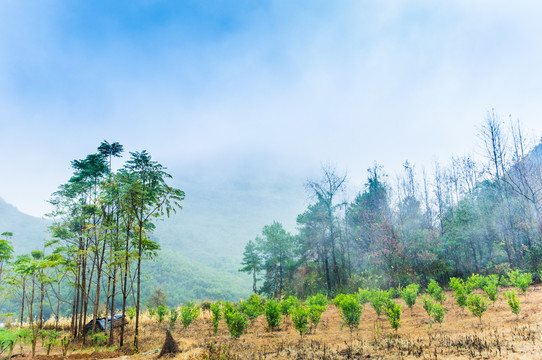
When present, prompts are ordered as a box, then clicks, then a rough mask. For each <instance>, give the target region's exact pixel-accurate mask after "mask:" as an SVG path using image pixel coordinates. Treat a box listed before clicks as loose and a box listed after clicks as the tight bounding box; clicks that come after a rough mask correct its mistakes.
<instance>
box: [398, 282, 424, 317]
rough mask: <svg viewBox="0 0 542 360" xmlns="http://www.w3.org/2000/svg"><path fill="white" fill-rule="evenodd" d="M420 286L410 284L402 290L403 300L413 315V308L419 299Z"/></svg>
mask: <svg viewBox="0 0 542 360" xmlns="http://www.w3.org/2000/svg"><path fill="white" fill-rule="evenodd" d="M419 289H420V285H418V284H410V285H408V286H407V287H406V288H404V289H402V290H401V298H402V299H403V300H404V301H405V303H406V304H407V306H408V307H409V308H410V313H412V307H413V306H414V304H416V299H417V298H418V291H419Z"/></svg>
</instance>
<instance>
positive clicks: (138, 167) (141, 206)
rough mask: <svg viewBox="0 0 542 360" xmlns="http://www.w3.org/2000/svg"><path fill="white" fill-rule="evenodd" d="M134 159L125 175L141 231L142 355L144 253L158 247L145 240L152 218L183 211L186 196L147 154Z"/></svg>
mask: <svg viewBox="0 0 542 360" xmlns="http://www.w3.org/2000/svg"><path fill="white" fill-rule="evenodd" d="M130 154H131V158H130V160H129V161H128V162H127V164H126V165H125V167H124V169H123V171H124V172H125V174H126V175H127V177H126V178H127V179H128V180H129V181H130V182H129V184H128V186H129V190H128V193H129V198H130V201H129V203H128V209H129V211H130V213H131V214H132V215H133V216H134V217H135V219H136V222H137V231H138V240H137V241H138V242H137V244H138V250H137V252H138V257H137V270H136V274H137V287H136V324H135V331H134V349H135V351H136V352H137V351H139V346H138V336H139V311H140V298H141V260H142V259H143V254H144V250H145V251H151V252H152V251H155V250H156V249H157V244H155V243H154V242H152V241H150V240H148V239H147V238H146V237H145V233H146V231H148V229H150V228H152V225H150V224H151V223H150V220H151V218H156V217H159V216H163V215H166V216H168V217H169V215H170V212H171V211H174V212H175V211H176V210H177V208H178V209H181V208H182V207H181V205H180V202H181V201H182V200H184V197H185V194H184V192H183V191H182V190H180V189H175V188H173V187H170V186H168V185H167V183H166V179H170V178H171V175H170V174H168V173H166V172H165V170H166V168H165V167H163V166H162V165H160V164H159V163H158V162H156V161H153V160H151V156H150V155H149V154H148V153H147V151H145V150H143V151H142V152H131V153H130Z"/></svg>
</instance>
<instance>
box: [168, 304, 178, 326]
mask: <svg viewBox="0 0 542 360" xmlns="http://www.w3.org/2000/svg"><path fill="white" fill-rule="evenodd" d="M178 318H179V310H177V308H176V307H172V308H171V309H169V327H171V328H174V327H175V323H176V322H177V319H178Z"/></svg>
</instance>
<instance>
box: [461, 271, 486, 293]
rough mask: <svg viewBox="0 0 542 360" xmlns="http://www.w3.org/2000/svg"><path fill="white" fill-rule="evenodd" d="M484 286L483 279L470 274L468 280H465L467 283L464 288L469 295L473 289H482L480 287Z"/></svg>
mask: <svg viewBox="0 0 542 360" xmlns="http://www.w3.org/2000/svg"><path fill="white" fill-rule="evenodd" d="M483 285H484V278H483V276H481V275H480V274H471V276H469V278H468V279H467V282H466V283H465V286H466V288H467V290H468V291H469V294H470V293H471V292H472V291H473V290H474V289H482V286H483Z"/></svg>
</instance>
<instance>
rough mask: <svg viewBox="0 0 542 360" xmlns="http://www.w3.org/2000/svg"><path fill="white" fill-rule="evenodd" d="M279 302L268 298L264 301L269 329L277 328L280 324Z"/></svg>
mask: <svg viewBox="0 0 542 360" xmlns="http://www.w3.org/2000/svg"><path fill="white" fill-rule="evenodd" d="M280 315H281V314H280V307H279V303H278V302H277V301H276V300H275V299H270V300H268V301H267V302H266V303H265V318H266V320H267V327H268V328H269V329H271V330H274V329H277V328H278V327H279V326H280V324H281V317H280Z"/></svg>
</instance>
